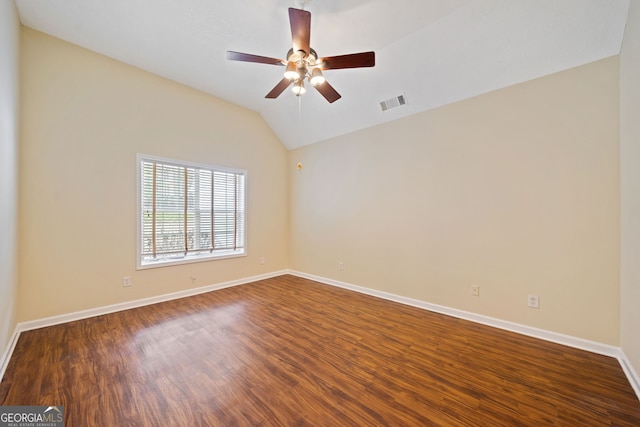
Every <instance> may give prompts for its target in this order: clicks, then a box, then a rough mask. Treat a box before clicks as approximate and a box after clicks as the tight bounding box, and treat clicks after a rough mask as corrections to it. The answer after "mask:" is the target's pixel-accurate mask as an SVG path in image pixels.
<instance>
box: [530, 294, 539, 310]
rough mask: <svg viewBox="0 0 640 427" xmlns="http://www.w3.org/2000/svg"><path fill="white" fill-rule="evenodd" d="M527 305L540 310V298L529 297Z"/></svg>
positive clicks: (535, 296)
mask: <svg viewBox="0 0 640 427" xmlns="http://www.w3.org/2000/svg"><path fill="white" fill-rule="evenodd" d="M528 301H529V302H528V305H529V307H531V308H540V298H538V295H529V299H528Z"/></svg>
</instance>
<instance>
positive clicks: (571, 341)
mask: <svg viewBox="0 0 640 427" xmlns="http://www.w3.org/2000/svg"><path fill="white" fill-rule="evenodd" d="M287 273H288V274H291V275H294V276H298V277H302V278H305V279H310V280H314V281H316V282H320V283H324V284H327V285H331V286H336V287H340V288H344V289H349V290H352V291H355V292H360V293H362V294H367V295H371V296H374V297H378V298H382V299H386V300H389V301H394V302H399V303H401V304H405V305H410V306H413V307H417V308H421V309H424V310H428V311H433V312H436V313H440V314H446V315H448V316H452V317H457V318H459V319H464V320H469V321H471V322H475V323H481V324H483V325H487V326H492V327H494V328H499V329H504V330H507V331H511V332H516V333H518V334H521V335H527V336H530V337H533V338H538V339H542V340H545V341H551V342H554V343H557V344H562V345H566V346H568V347H573V348H577V349H580V350H585V351H589V352H591V353H596V354H602V355H605V356H610V357H614V358H616V359H618V361H619V363H620V366H621V367H622V370H623V371H624V373H625V375H626V376H627V379H628V380H629V383H630V384H631V387H633V390H634V391H635V393H636V396H637V397H638V399H639V400H640V379H639V377H638V373H637V372H636V371H635V370H634V369H633V366H632V365H631V363H630V361H629V359H628V358H627V357H626V355H625V354H624V351H622V349H621V348H620V347H615V346H612V345H608V344H602V343H599V342H596V341H590V340H585V339H583V338H577V337H573V336H570V335H564V334H560V333H557V332H552V331H547V330H544V329H538V328H534V327H531V326H526V325H521V324H519V323H514V322H508V321H506V320H501V319H496V318H494V317H489V316H483V315H481V314H476V313H471V312H468V311H464V310H458V309H455V308H450V307H445V306H442V305H437V304H431V303H428V302H426V301H421V300H417V299H413V298H407V297H403V296H400V295H395V294H392V293H389V292H383V291H378V290H375V289H370V288H365V287H363V286H358V285H353V284H350V283H345V282H341V281H338V280H333V279H328V278H326V277H320V276H315V275H313V274H307V273H302V272H299V271H294V270H288V271H287Z"/></svg>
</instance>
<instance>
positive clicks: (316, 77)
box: [227, 8, 375, 103]
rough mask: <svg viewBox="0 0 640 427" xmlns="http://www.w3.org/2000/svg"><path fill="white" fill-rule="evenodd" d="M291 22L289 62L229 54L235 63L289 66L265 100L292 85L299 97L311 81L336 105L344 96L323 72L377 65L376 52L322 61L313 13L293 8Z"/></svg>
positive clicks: (257, 56) (290, 9) (245, 54)
mask: <svg viewBox="0 0 640 427" xmlns="http://www.w3.org/2000/svg"><path fill="white" fill-rule="evenodd" d="M289 23H290V25H291V41H292V44H293V47H292V48H291V49H289V51H288V52H287V59H286V61H285V60H281V59H276V58H269V57H266V56H259V55H252V54H248V53H241V52H233V51H227V59H229V60H232V61H243V62H254V63H259V64H270V65H280V66H286V69H285V72H284V78H283V79H282V80H281V81H280V82H279V83H278V84H277V85H276V86H275V87H274V88H273V89H271V92H269V93H268V94H267V95H266V97H265V98H270V99H275V98H277V97H278V96H280V94H281V93H282V92H284V90H285V89H286V88H287V87H289V86H290V85H291V84H292V83H293V86H292V88H291V89H292V91H293V93H294V94H295V95H296V96H300V95H302V94H304V93H305V92H306V89H305V87H304V80H305V79H307V80H308V81H309V83H310V84H311V85H312V86H313V87H314V88H315V89H316V90H317V91H318V92H320V94H321V95H322V96H323V97H324V98H325V99H326V100H327V101H329V102H330V103H332V102H335V101H337V100H338V99H340V98H341V95H340V94H339V93H338V92H337V91H336V90H335V89H334V88H333V87H332V86H331V85H330V84H329V82H327V81H326V79H325V77H324V74H323V72H322V70H337V69H343V68H361V67H373V66H375V53H374V52H361V53H352V54H348V55H340V56H330V57H324V58H319V57H318V54H317V53H316V51H315V50H313V49H312V48H311V47H310V45H309V42H310V38H311V13H309V12H308V11H306V10H301V9H295V8H289Z"/></svg>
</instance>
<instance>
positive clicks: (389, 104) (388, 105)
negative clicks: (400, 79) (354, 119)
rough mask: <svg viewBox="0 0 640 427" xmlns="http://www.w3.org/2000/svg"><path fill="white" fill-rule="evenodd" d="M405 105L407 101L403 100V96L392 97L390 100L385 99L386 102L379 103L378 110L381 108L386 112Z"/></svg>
mask: <svg viewBox="0 0 640 427" xmlns="http://www.w3.org/2000/svg"><path fill="white" fill-rule="evenodd" d="M406 103H407V100H406V99H405V97H404V95H398V96H396V97H393V98H391V99H387V100H386V101H382V102H381V103H380V108H382V111H387V110H390V109H392V108H396V107H400V106H401V105H405V104H406Z"/></svg>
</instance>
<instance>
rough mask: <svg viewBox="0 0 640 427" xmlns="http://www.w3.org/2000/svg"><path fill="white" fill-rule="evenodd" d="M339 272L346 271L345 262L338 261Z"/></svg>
mask: <svg viewBox="0 0 640 427" xmlns="http://www.w3.org/2000/svg"><path fill="white" fill-rule="evenodd" d="M338 270H344V262H342V261H338Z"/></svg>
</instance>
